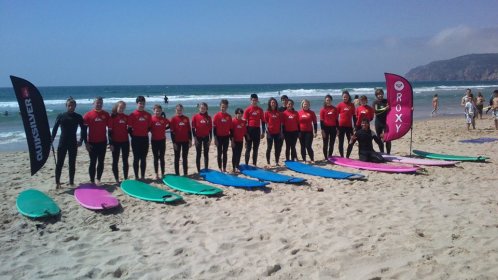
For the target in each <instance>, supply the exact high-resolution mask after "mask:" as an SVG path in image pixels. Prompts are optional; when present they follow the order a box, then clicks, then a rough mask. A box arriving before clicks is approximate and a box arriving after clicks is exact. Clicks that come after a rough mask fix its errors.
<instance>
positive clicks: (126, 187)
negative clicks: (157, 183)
mask: <svg viewBox="0 0 498 280" xmlns="http://www.w3.org/2000/svg"><path fill="white" fill-rule="evenodd" d="M121 190H122V191H123V192H124V193H126V194H127V195H129V196H132V197H135V198H138V199H142V200H147V201H154V202H164V203H171V202H176V201H179V200H182V197H181V196H179V195H177V194H175V193H172V192H168V191H165V190H163V189H160V188H156V187H154V186H151V185H149V184H146V183H143V182H140V181H136V180H124V181H123V182H121Z"/></svg>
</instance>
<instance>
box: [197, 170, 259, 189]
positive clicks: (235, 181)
mask: <svg viewBox="0 0 498 280" xmlns="http://www.w3.org/2000/svg"><path fill="white" fill-rule="evenodd" d="M201 177H203V178H204V180H206V181H208V182H210V183H213V184H218V185H222V186H229V187H235V188H261V187H264V186H266V185H268V182H260V181H256V180H251V179H246V178H240V177H237V176H233V175H229V174H225V173H222V172H219V171H216V170H212V169H203V170H201Z"/></svg>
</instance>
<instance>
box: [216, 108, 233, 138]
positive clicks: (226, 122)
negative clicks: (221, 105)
mask: <svg viewBox="0 0 498 280" xmlns="http://www.w3.org/2000/svg"><path fill="white" fill-rule="evenodd" d="M213 126H214V127H215V128H216V135H215V136H229V135H230V128H232V117H231V116H230V114H227V113H222V112H218V113H216V115H214V117H213Z"/></svg>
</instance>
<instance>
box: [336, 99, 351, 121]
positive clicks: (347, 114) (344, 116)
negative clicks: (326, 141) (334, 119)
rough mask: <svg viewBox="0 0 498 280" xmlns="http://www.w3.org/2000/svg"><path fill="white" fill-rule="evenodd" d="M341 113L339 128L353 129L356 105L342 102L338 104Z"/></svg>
mask: <svg viewBox="0 0 498 280" xmlns="http://www.w3.org/2000/svg"><path fill="white" fill-rule="evenodd" d="M337 111H338V113H339V126H342V127H353V115H354V113H355V111H354V104H353V103H347V104H346V103H344V102H341V103H339V104H337Z"/></svg>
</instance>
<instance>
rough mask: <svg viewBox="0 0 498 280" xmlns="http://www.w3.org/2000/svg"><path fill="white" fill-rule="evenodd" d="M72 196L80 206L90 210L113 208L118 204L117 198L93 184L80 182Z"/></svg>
mask: <svg viewBox="0 0 498 280" xmlns="http://www.w3.org/2000/svg"><path fill="white" fill-rule="evenodd" d="M74 197H75V198H76V201H78V203H79V204H81V206H83V207H85V208H88V209H92V210H103V209H109V208H114V207H116V206H118V205H119V201H118V199H117V198H115V197H114V196H112V194H110V193H109V192H108V191H106V190H105V189H104V188H101V187H98V186H95V185H94V184H81V185H79V186H78V188H76V190H74Z"/></svg>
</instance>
